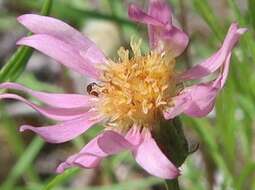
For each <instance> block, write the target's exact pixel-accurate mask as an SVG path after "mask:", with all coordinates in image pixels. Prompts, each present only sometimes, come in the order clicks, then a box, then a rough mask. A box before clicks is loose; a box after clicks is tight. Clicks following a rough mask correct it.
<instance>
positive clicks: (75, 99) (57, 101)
mask: <svg viewBox="0 0 255 190" xmlns="http://www.w3.org/2000/svg"><path fill="white" fill-rule="evenodd" d="M1 88H8V89H14V90H20V91H22V92H26V93H28V94H30V95H32V96H34V97H36V98H37V99H39V100H40V101H42V102H43V103H46V104H47V105H50V106H54V107H59V108H75V107H88V108H89V107H91V106H93V102H94V101H95V100H96V97H93V96H88V95H81V94H60V93H45V92H40V91H34V90H32V89H29V88H27V87H25V86H22V85H20V84H17V83H11V82H6V83H1V84H0V89H1Z"/></svg>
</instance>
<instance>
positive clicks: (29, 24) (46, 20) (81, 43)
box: [18, 14, 106, 63]
mask: <svg viewBox="0 0 255 190" xmlns="http://www.w3.org/2000/svg"><path fill="white" fill-rule="evenodd" d="M18 21H19V22H20V23H21V24H22V25H24V26H25V27H26V28H28V29H29V30H30V31H31V32H33V33H35V34H47V35H50V36H52V37H55V38H57V39H59V40H61V41H64V42H65V43H67V44H69V45H70V46H72V47H74V48H75V49H76V50H77V51H81V52H83V55H85V54H86V55H87V56H86V58H87V59H89V60H90V61H92V62H93V63H104V62H105V60H106V58H105V56H104V54H103V52H102V51H101V50H100V49H99V48H97V46H96V44H95V43H94V42H92V41H91V40H90V39H88V38H87V37H85V36H84V35H82V34H81V33H80V32H79V31H77V30H76V29H74V28H73V27H71V26H70V25H68V24H66V23H64V22H63V21H61V20H58V19H56V18H52V17H48V16H40V15H35V14H25V15H22V16H20V17H18Z"/></svg>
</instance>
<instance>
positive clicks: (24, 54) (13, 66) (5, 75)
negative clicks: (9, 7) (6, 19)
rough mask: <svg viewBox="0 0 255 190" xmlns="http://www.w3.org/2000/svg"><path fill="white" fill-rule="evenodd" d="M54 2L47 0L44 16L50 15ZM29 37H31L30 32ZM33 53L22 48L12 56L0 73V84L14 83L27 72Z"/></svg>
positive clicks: (43, 9)
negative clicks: (5, 82) (4, 82)
mask: <svg viewBox="0 0 255 190" xmlns="http://www.w3.org/2000/svg"><path fill="white" fill-rule="evenodd" d="M52 3H53V0H45V1H44V3H43V6H42V9H41V14H42V15H49V13H50V10H51V7H52ZM28 35H31V33H30V32H29V33H28ZM32 53H33V50H32V48H29V47H25V46H21V47H19V48H18V49H17V50H16V52H15V53H14V54H13V55H12V56H11V58H10V59H9V61H7V63H6V64H5V65H4V67H3V68H2V69H1V71H0V82H3V81H14V80H16V79H17V78H18V77H19V76H20V75H21V73H22V72H23V71H24V70H25V68H26V65H27V62H28V60H29V59H30V57H31V55H32Z"/></svg>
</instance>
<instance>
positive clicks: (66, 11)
mask: <svg viewBox="0 0 255 190" xmlns="http://www.w3.org/2000/svg"><path fill="white" fill-rule="evenodd" d="M23 4H24V5H25V6H27V7H28V8H32V9H39V8H40V1H30V0H24V1H23ZM52 13H53V14H57V15H61V16H64V17H65V18H66V17H67V16H68V18H69V19H75V20H80V19H81V18H93V19H99V20H109V21H112V22H115V23H117V24H121V25H127V26H131V27H136V26H137V24H136V23H134V22H132V21H130V20H128V19H126V18H122V17H118V16H116V15H113V14H104V13H98V12H96V11H90V10H82V9H78V8H75V7H72V6H70V5H68V4H66V3H59V4H58V6H56V7H53V9H52Z"/></svg>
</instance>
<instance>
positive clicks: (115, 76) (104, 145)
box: [0, 0, 246, 179]
mask: <svg viewBox="0 0 255 190" xmlns="http://www.w3.org/2000/svg"><path fill="white" fill-rule="evenodd" d="M129 17H130V18H131V19H132V20H134V21H137V22H140V23H143V24H146V25H147V26H148V30H149V40H150V47H151V51H150V52H148V53H147V54H146V55H143V54H142V53H141V51H140V45H141V41H138V42H136V41H135V40H132V41H131V49H132V56H130V52H129V51H128V50H125V49H124V48H120V49H119V51H118V55H119V59H118V60H117V61H113V60H111V59H109V58H107V57H105V55H104V54H103V53H102V51H101V50H100V49H98V48H97V47H96V45H95V44H94V43H93V42H92V41H90V40H89V39H88V38H86V37H85V36H83V35H82V34H80V33H79V32H78V31H76V30H75V29H74V28H72V27H71V26H69V25H67V24H66V23H64V22H62V21H60V20H57V19H55V18H51V17H46V16H39V15H33V14H26V15H22V16H20V17H19V18H18V21H19V22H20V23H21V24H22V25H24V26H25V27H26V28H28V29H29V30H30V31H31V32H33V33H34V34H33V35H32V36H29V37H24V38H22V39H21V40H20V41H18V42H17V44H18V45H26V46H29V47H33V48H35V49H37V50H39V51H41V52H42V53H44V54H46V55H48V56H50V57H52V58H53V59H55V60H57V61H58V62H59V63H60V64H63V65H65V66H67V67H68V68H70V69H72V70H74V71H77V72H79V73H81V74H85V75H87V76H88V77H90V78H92V79H94V80H95V82H93V83H91V84H90V85H88V87H87V91H88V93H87V94H86V95H84V94H60V93H58V94H54V93H46V92H39V91H34V90H31V89H29V88H27V87H25V86H22V85H20V84H16V83H10V82H7V83H2V84H0V88H2V89H3V88H8V89H15V90H19V91H22V92H25V93H28V94H30V95H31V96H33V97H35V98H37V99H38V100H40V101H41V102H42V103H44V106H38V105H36V104H34V103H32V102H29V101H28V100H26V99H24V98H23V97H21V96H18V95H16V94H1V95H0V99H5V98H11V99H16V100H20V101H22V102H24V103H26V104H28V105H29V106H31V107H32V108H33V109H35V110H36V111H38V112H39V113H41V114H42V115H44V116H46V117H48V118H51V119H54V120H57V121H59V122H60V123H58V124H56V125H51V126H43V127H33V126H30V125H23V126H21V128H20V131H25V130H30V131H33V132H35V133H37V134H38V135H40V136H41V137H42V138H43V139H45V140H46V141H47V142H50V143H63V142H66V141H70V140H72V139H74V138H75V137H77V136H79V135H81V134H82V133H84V132H86V130H88V129H89V128H90V127H92V126H94V124H96V123H101V124H103V125H104V126H105V129H104V130H103V132H102V133H101V134H99V135H98V136H97V137H95V138H94V139H93V140H91V141H90V142H89V143H88V144H87V145H85V146H84V148H82V150H81V151H80V152H79V153H77V154H74V155H72V156H70V157H69V158H67V159H66V161H64V162H63V163H61V164H60V165H59V166H58V168H57V171H58V172H63V171H64V170H65V169H66V168H69V167H72V166H78V167H83V168H94V167H97V166H98V165H99V164H100V162H101V161H102V159H104V158H105V157H107V156H109V155H113V154H117V153H119V152H121V151H125V150H130V151H131V152H132V154H133V156H134V158H135V160H136V161H137V163H138V164H139V165H141V167H143V168H144V169H145V170H146V171H147V172H148V173H150V174H152V175H154V176H157V177H161V178H165V179H173V178H176V177H177V176H178V175H180V171H179V169H178V168H177V167H176V166H175V165H174V164H173V163H172V162H171V161H170V160H169V159H168V158H167V157H166V156H165V155H164V154H163V152H162V151H161V149H160V148H159V147H158V145H157V143H156V141H155V140H154V138H153V135H152V131H153V130H154V129H155V128H157V127H159V126H158V125H159V123H158V122H159V121H160V120H162V119H166V120H169V119H173V118H174V117H176V116H178V115H179V114H182V113H184V114H186V115H189V116H194V117H202V116H206V115H207V114H208V113H209V112H210V111H211V110H212V109H213V107H214V104H215V98H216V96H217V94H218V93H219V91H220V90H221V89H222V88H223V86H224V84H225V81H226V78H227V75H228V70H229V65H230V59H231V54H232V49H233V47H234V46H235V44H236V43H237V41H238V40H239V38H240V36H241V35H242V34H243V33H244V32H245V31H246V29H245V28H239V27H238V24H237V23H233V24H232V25H231V26H230V28H229V31H228V33H227V35H226V38H225V40H224V42H223V44H222V46H221V47H220V49H219V50H218V51H217V52H216V53H214V54H213V55H212V56H211V57H209V58H208V59H206V60H205V61H203V62H202V63H200V64H197V65H195V66H194V67H193V68H191V69H190V70H187V71H185V72H182V73H180V72H177V71H176V70H175V63H176V60H175V58H176V57H177V56H179V55H181V54H182V52H183V51H184V49H185V48H186V47H187V45H188V41H189V38H188V36H187V34H185V33H184V32H183V31H182V30H181V29H179V28H178V27H176V26H174V25H173V23H172V12H171V10H170V8H169V7H168V6H167V4H166V3H165V1H164V0H150V3H149V9H148V12H147V13H146V12H144V11H143V10H141V9H140V8H139V7H137V6H136V5H134V4H132V5H130V7H129ZM215 72H216V73H217V77H216V79H214V80H212V81H210V82H207V83H198V84H194V85H192V86H187V87H184V86H186V85H183V84H184V83H185V82H186V81H188V80H196V79H201V78H203V77H205V76H208V75H210V74H212V73H215Z"/></svg>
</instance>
